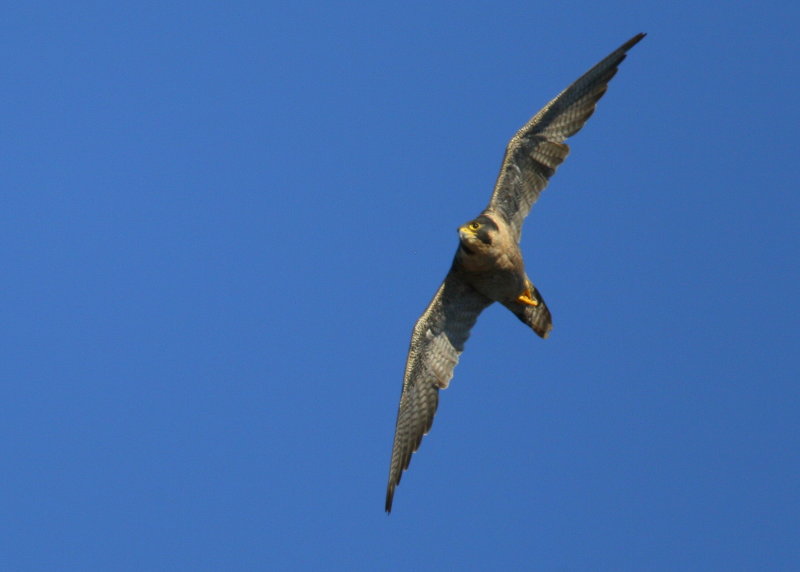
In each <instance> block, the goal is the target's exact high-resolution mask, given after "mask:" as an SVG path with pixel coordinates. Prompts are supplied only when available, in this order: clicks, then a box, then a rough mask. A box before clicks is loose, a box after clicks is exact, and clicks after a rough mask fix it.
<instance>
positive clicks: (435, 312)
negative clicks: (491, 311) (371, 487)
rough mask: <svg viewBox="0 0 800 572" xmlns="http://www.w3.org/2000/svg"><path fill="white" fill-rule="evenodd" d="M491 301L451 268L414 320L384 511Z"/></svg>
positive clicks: (388, 509) (388, 508)
mask: <svg viewBox="0 0 800 572" xmlns="http://www.w3.org/2000/svg"><path fill="white" fill-rule="evenodd" d="M491 303H492V302H491V300H489V299H488V298H487V297H485V296H484V295H483V294H480V293H478V291H477V290H475V289H474V288H473V287H472V286H470V285H469V284H467V283H466V282H465V281H464V280H463V279H462V278H461V277H460V275H459V273H458V271H456V270H453V269H451V270H450V272H449V273H448V274H447V277H446V278H445V280H444V282H443V283H442V285H441V286H440V287H439V290H438V291H437V292H436V295H435V296H434V297H433V300H432V301H431V303H430V304H429V305H428V308H427V309H426V310H425V312H424V313H423V314H422V316H420V318H419V320H417V323H416V324H415V325H414V331H413V333H412V334H411V346H410V348H409V350H408V360H407V361H406V372H405V376H404V378H403V392H402V394H401V395H400V409H399V410H398V412H397V426H396V427H395V432H394V445H393V446H392V461H391V465H390V467H389V485H388V487H387V489H386V512H391V510H392V497H393V496H394V490H395V488H396V487H397V484H398V483H399V482H400V477H401V476H402V473H403V471H404V470H406V469H407V468H408V464H409V462H410V461H411V455H412V454H413V453H414V451H416V450H417V449H418V448H419V444H420V443H421V442H422V436H423V435H425V434H426V433H427V432H428V431H429V430H430V428H431V425H432V424H433V416H434V414H435V413H436V407H437V406H438V404H439V389H444V388H446V387H447V385H448V384H449V383H450V379H451V378H452V377H453V369H454V368H455V366H456V364H457V363H458V356H459V355H460V354H461V352H462V351H463V350H464V342H466V341H467V338H468V337H469V333H470V330H471V329H472V326H473V325H474V324H475V321H476V320H477V319H478V316H479V315H480V313H481V312H482V311H483V309H484V308H486V306H488V305H489V304H491Z"/></svg>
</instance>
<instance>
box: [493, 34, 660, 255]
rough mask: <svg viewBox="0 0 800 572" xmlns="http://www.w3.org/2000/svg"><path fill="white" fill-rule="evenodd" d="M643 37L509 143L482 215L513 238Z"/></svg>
mask: <svg viewBox="0 0 800 572" xmlns="http://www.w3.org/2000/svg"><path fill="white" fill-rule="evenodd" d="M644 36H645V35H644V34H637V35H635V36H634V37H633V38H631V39H630V40H628V41H627V42H625V43H624V44H622V46H620V47H619V48H618V49H617V50H616V51H614V52H613V53H611V54H610V55H609V56H608V57H606V58H605V59H604V60H603V61H601V62H600V63H599V64H597V65H596V66H594V67H593V68H592V69H590V70H589V71H588V72H586V73H585V74H584V75H582V76H581V77H580V78H579V79H578V80H577V81H576V82H575V83H573V84H572V85H571V86H569V87H568V88H567V89H565V90H564V91H562V92H561V93H560V94H558V95H557V96H556V97H555V99H553V100H552V101H551V102H550V103H548V104H547V105H545V106H544V108H543V109H542V110H541V111H539V113H537V114H536V115H534V116H533V118H532V119H531V120H530V121H528V123H526V124H525V126H524V127H522V129H520V130H519V131H517V133H516V135H514V137H512V138H511V141H509V142H508V146H507V147H506V154H505V156H504V157H503V164H502V166H501V167H500V175H499V176H498V178H497V183H496V184H495V188H494V193H493V194H492V198H491V200H490V201H489V206H488V207H486V211H492V212H496V213H499V214H500V215H501V216H502V217H504V218H505V219H506V220H507V221H508V223H509V224H510V225H511V227H512V228H513V229H514V231H515V233H516V238H517V240H519V237H520V234H521V232H522V223H523V221H524V220H525V217H526V216H528V212H530V210H531V206H532V205H533V203H535V202H536V199H538V198H539V195H540V194H541V192H542V191H543V190H544V188H545V187H546V186H547V182H548V180H549V179H550V177H552V176H553V173H555V172H556V168H557V167H558V166H559V165H560V164H561V163H562V162H563V161H564V159H566V158H567V155H568V154H569V147H568V146H567V145H566V144H565V143H564V141H565V140H566V139H567V137H570V136H571V135H574V134H575V133H577V132H578V131H579V130H580V129H581V127H583V125H584V123H586V120H587V119H589V117H590V116H591V115H592V113H594V109H595V104H596V103H597V101H598V100H599V99H600V98H601V97H602V96H603V94H604V93H605V92H606V90H607V89H608V82H609V81H611V78H612V77H614V75H615V74H616V73H617V67H618V66H619V64H620V63H621V62H622V60H624V59H625V52H627V51H628V50H630V49H631V48H632V47H633V46H635V45H636V44H637V43H638V42H639V41H640V40H641V39H642V38H644Z"/></svg>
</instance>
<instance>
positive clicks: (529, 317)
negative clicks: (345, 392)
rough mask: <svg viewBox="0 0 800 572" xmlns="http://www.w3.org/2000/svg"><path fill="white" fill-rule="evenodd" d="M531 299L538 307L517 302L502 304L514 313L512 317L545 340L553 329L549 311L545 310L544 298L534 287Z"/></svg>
mask: <svg viewBox="0 0 800 572" xmlns="http://www.w3.org/2000/svg"><path fill="white" fill-rule="evenodd" d="M532 294H533V297H534V298H535V299H536V300H537V301H538V302H539V305H538V306H528V305H527V304H520V303H519V302H511V303H509V304H503V305H504V306H505V307H506V308H508V309H509V310H511V311H512V312H514V315H515V316H516V317H517V318H519V319H520V321H521V322H522V323H523V324H525V325H526V326H529V327H530V328H531V329H532V330H533V331H534V332H536V333H537V334H538V335H539V336H540V337H542V338H546V337H547V336H548V335H549V334H550V330H552V329H553V319H552V317H551V316H550V310H548V309H547V304H545V302H544V298H542V295H541V294H540V293H539V290H537V289H536V288H535V287H533V288H532Z"/></svg>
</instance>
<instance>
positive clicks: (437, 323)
mask: <svg viewBox="0 0 800 572" xmlns="http://www.w3.org/2000/svg"><path fill="white" fill-rule="evenodd" d="M644 36H645V34H637V35H635V36H634V37H633V38H631V39H630V40H628V41H627V42H625V43H624V44H622V45H621V46H620V47H619V48H618V49H616V50H615V51H613V52H612V53H611V54H610V55H609V56H608V57H606V58H605V59H604V60H602V61H601V62H600V63H598V64H597V65H596V66H594V67H593V68H592V69H590V70H589V71H588V72H586V73H585V74H584V75H583V76H581V77H580V78H578V80H577V81H575V83H573V84H572V85H570V86H569V87H568V88H567V89H565V90H564V91H562V92H561V93H560V94H558V95H557V96H556V97H555V98H554V99H553V100H552V101H551V102H550V103H548V104H547V105H545V106H544V108H543V109H542V110H541V111H539V113H537V114H536V115H534V116H533V118H532V119H531V120H530V121H528V123H526V124H525V125H524V126H523V127H522V129H520V130H519V131H517V133H516V134H515V135H514V137H512V138H511V141H509V143H508V145H507V146H506V152H505V156H504V157H503V163H502V165H501V167H500V174H499V176H498V178H497V183H496V184H495V187H494V192H493V193H492V197H491V199H490V200H489V205H488V206H487V207H486V209H484V211H483V212H482V213H481V214H480V215H479V216H478V217H477V218H475V219H473V220H471V221H469V222H467V223H466V224H464V225H463V226H461V227H460V228H459V229H458V238H459V245H458V249H457V250H456V254H455V257H454V259H453V263H452V266H451V267H450V271H449V272H448V273H447V276H446V277H445V279H444V282H442V285H441V286H440V287H439V290H438V291H437V292H436V294H435V295H434V297H433V300H431V303H430V304H429V305H428V308H427V309H426V310H425V312H423V314H422V316H420V318H419V319H418V320H417V323H416V324H415V325H414V330H413V332H412V334H411V344H410V347H409V350H408V359H407V361H406V369H405V375H404V377H403V390H402V393H401V395H400V408H399V410H398V412H397V424H396V426H395V433H394V444H393V445H392V459H391V464H390V466H389V484H388V486H387V489H386V512H387V513H390V512H391V511H392V500H393V498H394V492H395V489H396V488H397V485H398V484H399V483H400V477H401V476H402V474H403V471H405V470H406V469H407V468H408V464H409V462H410V461H411V455H412V454H413V453H414V452H415V451H416V450H417V449H418V448H419V445H420V443H421V442H422V437H423V435H425V434H427V433H428V431H429V430H430V428H431V425H432V424H433V416H434V414H435V413H436V408H437V406H438V404H439V390H440V389H446V388H447V386H448V385H449V383H450V380H451V379H452V377H453V369H454V368H455V366H456V364H457V363H458V357H459V355H460V354H461V352H462V351H463V350H464V343H465V342H466V341H467V338H468V337H469V333H470V330H471V329H472V326H473V325H474V324H475V321H476V320H477V319H478V315H480V313H481V312H482V311H483V310H484V308H486V307H487V306H489V305H490V304H492V303H493V302H499V303H500V304H502V305H503V306H505V307H506V308H508V309H509V310H511V312H513V313H514V315H515V316H517V318H519V319H520V320H521V321H522V323H524V324H525V325H527V326H528V327H530V328H531V329H532V330H533V331H534V332H535V333H536V334H538V335H539V336H540V337H542V338H546V337H547V335H548V334H549V333H550V330H551V329H552V327H553V322H552V319H551V316H550V310H548V308H547V305H546V304H545V302H544V299H543V298H542V295H541V293H540V292H539V290H537V289H536V287H535V286H534V285H533V282H532V281H531V279H530V278H528V275H527V273H526V272H525V263H524V262H523V259H522V252H521V251H520V247H519V241H520V236H521V233H522V223H523V222H524V220H525V217H526V216H527V215H528V212H529V211H530V209H531V206H532V205H533V203H535V202H536V199H538V198H539V195H540V194H541V192H542V190H544V188H545V187H546V186H547V183H548V181H549V179H550V177H552V176H553V173H555V171H556V168H557V167H558V166H559V165H560V164H561V163H562V162H563V161H564V159H566V157H567V154H568V153H569V147H568V146H567V145H566V144H565V143H564V141H565V140H566V139H567V138H568V137H570V136H571V135H574V134H575V133H577V132H578V131H579V130H580V129H581V127H583V125H584V123H586V120H588V119H589V117H590V116H591V115H592V113H594V109H595V105H596V103H597V101H598V100H599V99H600V98H601V97H602V96H603V94H604V93H605V92H606V90H607V89H608V82H609V81H610V80H611V78H612V77H614V75H615V74H616V73H617V67H618V66H619V64H620V63H621V62H622V60H624V59H625V54H626V52H627V51H628V50H630V49H631V48H632V47H633V46H635V45H636V44H637V43H638V42H639V41H640V40H641V39H642V38H644Z"/></svg>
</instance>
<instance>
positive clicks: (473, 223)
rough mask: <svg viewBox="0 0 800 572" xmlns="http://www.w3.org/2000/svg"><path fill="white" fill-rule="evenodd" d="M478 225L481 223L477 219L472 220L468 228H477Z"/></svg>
mask: <svg viewBox="0 0 800 572" xmlns="http://www.w3.org/2000/svg"><path fill="white" fill-rule="evenodd" d="M480 227H481V223H479V222H478V221H472V222H471V223H469V228H470V230H478V229H479V228H480Z"/></svg>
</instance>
